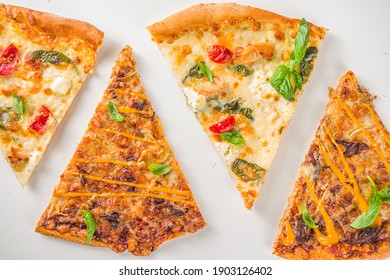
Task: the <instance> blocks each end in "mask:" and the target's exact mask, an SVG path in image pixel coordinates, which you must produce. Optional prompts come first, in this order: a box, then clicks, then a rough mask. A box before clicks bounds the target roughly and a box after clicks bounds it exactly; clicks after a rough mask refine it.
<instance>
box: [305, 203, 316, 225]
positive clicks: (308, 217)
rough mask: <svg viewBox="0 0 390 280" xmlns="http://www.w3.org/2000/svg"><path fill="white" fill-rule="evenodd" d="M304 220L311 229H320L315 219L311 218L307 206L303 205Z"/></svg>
mask: <svg viewBox="0 0 390 280" xmlns="http://www.w3.org/2000/svg"><path fill="white" fill-rule="evenodd" d="M302 220H303V221H304V222H305V224H306V225H307V226H308V227H309V228H318V225H316V223H315V222H314V220H313V218H312V217H311V216H310V213H309V211H307V208H306V204H303V205H302Z"/></svg>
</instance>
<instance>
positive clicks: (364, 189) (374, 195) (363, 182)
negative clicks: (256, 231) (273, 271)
mask: <svg viewBox="0 0 390 280" xmlns="http://www.w3.org/2000/svg"><path fill="white" fill-rule="evenodd" d="M329 98H330V100H329V103H328V105H327V107H326V109H325V116H324V117H323V118H322V120H321V121H320V125H319V127H318V129H317V132H316V135H315V139H314V140H313V142H312V143H311V146H310V148H309V151H308V153H307V154H306V156H305V160H304V162H303V163H302V166H301V169H300V174H299V178H298V180H297V182H296V183H295V186H294V190H293V193H292V195H291V196H290V198H289V201H288V207H287V209H286V211H285V213H284V216H283V218H282V220H281V222H280V231H279V233H278V236H277V238H276V242H275V245H274V254H277V255H279V256H281V257H284V258H288V259H378V258H386V257H390V220H389V217H390V204H389V202H390V188H389V186H390V162H389V159H390V134H389V132H388V131H387V129H386V128H385V127H384V125H383V123H382V122H381V120H380V119H379V116H378V115H377V113H376V112H375V108H374V106H373V104H372V101H373V99H374V98H375V97H374V96H373V95H371V94H370V93H368V92H367V91H366V90H364V89H362V88H361V87H359V84H358V82H357V80H356V77H355V76H354V74H353V73H352V72H348V73H347V74H345V75H344V76H343V77H342V78H341V80H340V82H339V85H338V86H337V88H336V89H335V90H333V89H330V92H329Z"/></svg>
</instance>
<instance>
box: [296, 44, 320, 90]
mask: <svg viewBox="0 0 390 280" xmlns="http://www.w3.org/2000/svg"><path fill="white" fill-rule="evenodd" d="M317 54H318V49H317V48H316V47H308V48H307V49H306V54H305V57H304V58H303V60H302V61H301V65H300V68H301V71H300V74H301V76H302V79H303V83H306V82H307V80H308V78H309V76H310V73H311V71H312V70H313V63H314V60H315V59H316V57H317Z"/></svg>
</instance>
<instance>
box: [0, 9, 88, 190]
mask: <svg viewBox="0 0 390 280" xmlns="http://www.w3.org/2000/svg"><path fill="white" fill-rule="evenodd" d="M2 8H3V7H2ZM0 30H1V37H0V52H1V59H0V64H1V65H0V68H1V70H0V84H1V85H0V135H1V140H0V147H1V149H2V151H3V155H4V157H5V159H6V160H7V161H9V163H10V164H11V167H12V168H13V169H14V171H15V173H16V175H17V177H18V179H19V181H20V182H21V184H22V185H25V184H26V183H27V180H28V179H29V177H30V176H31V174H32V172H33V171H34V169H35V168H36V166H37V164H38V162H39V160H40V159H41V157H42V155H43V153H44V151H45V150H46V147H47V145H48V143H49V142H50V139H51V137H52V136H53V134H54V131H55V129H56V127H57V126H58V124H59V122H60V121H61V120H62V118H63V117H64V115H65V113H66V111H67V110H68V108H69V106H70V105H71V103H72V101H73V99H74V98H75V96H76V94H77V93H78V91H79V89H80V87H81V85H82V82H83V81H84V80H85V78H86V76H87V74H88V73H89V72H90V71H91V69H92V67H93V64H94V60H95V55H96V50H94V49H92V48H91V47H89V45H88V44H87V43H86V42H84V41H82V40H81V39H78V38H62V37H49V36H48V35H45V34H40V33H39V32H37V31H34V32H32V31H31V30H29V28H28V27H26V26H23V25H20V24H18V23H17V22H15V21H14V20H12V19H10V18H8V17H6V16H4V15H2V16H1V18H0ZM16 100H18V101H16ZM15 103H19V108H17V106H18V105H17V104H15ZM20 106H22V107H24V108H21V107H20ZM18 110H19V111H18ZM20 110H22V111H20Z"/></svg>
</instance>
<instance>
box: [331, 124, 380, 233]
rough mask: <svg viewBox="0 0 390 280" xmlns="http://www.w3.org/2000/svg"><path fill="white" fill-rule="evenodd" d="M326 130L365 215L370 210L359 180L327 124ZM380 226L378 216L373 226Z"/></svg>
mask: <svg viewBox="0 0 390 280" xmlns="http://www.w3.org/2000/svg"><path fill="white" fill-rule="evenodd" d="M324 130H325V132H326V134H327V135H328V137H329V138H330V140H331V141H332V144H333V145H334V146H335V147H336V149H337V152H338V154H339V156H340V159H341V162H342V163H343V165H344V168H345V171H346V172H347V174H348V177H349V179H350V180H351V181H352V184H353V192H352V193H353V196H354V199H355V201H356V202H357V204H358V207H359V210H360V212H361V213H364V212H366V211H367V210H368V204H367V201H366V200H365V199H364V197H363V194H362V192H361V190H360V187H359V184H358V182H357V180H356V178H355V175H354V173H353V172H352V170H351V168H350V166H349V164H348V162H347V159H346V158H345V156H344V153H343V151H342V149H341V147H340V145H339V144H338V143H337V142H336V140H335V139H334V137H333V135H332V133H331V131H330V129H329V127H328V126H327V124H324ZM380 225H381V219H380V217H379V216H378V218H377V219H376V220H375V223H374V224H373V226H380Z"/></svg>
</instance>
